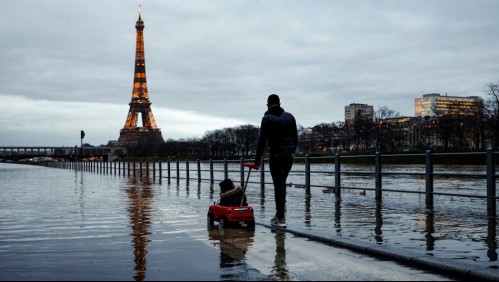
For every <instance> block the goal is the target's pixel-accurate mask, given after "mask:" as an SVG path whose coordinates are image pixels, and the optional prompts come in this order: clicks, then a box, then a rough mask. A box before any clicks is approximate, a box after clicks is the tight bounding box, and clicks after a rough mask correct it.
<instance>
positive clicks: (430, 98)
mask: <svg viewBox="0 0 499 282" xmlns="http://www.w3.org/2000/svg"><path fill="white" fill-rule="evenodd" d="M482 104H483V99H482V98H480V97H477V96H468V97H456V96H447V95H445V96H440V94H438V93H429V94H424V95H423V98H417V99H415V102H414V112H415V116H416V117H435V116H439V115H446V114H460V115H475V114H477V113H479V112H480V110H481V105H482Z"/></svg>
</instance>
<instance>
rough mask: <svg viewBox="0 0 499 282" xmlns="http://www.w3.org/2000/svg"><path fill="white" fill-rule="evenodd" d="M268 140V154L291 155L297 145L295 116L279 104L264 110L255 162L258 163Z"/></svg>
mask: <svg viewBox="0 0 499 282" xmlns="http://www.w3.org/2000/svg"><path fill="white" fill-rule="evenodd" d="M267 142H268V145H269V148H270V152H269V153H270V156H271V157H272V156H276V155H292V154H294V153H295V151H296V147H297V146H298V130H297V129H296V120H295V117H294V116H293V115H292V114H290V113H288V112H286V111H284V109H283V108H281V107H280V106H276V107H272V108H270V110H268V111H267V112H265V115H264V116H263V118H262V123H261V126H260V137H259V138H258V145H257V149H256V157H255V164H258V165H259V164H260V162H261V158H262V156H263V153H264V150H265V145H266V143H267Z"/></svg>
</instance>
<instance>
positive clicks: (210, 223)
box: [206, 213, 215, 230]
mask: <svg viewBox="0 0 499 282" xmlns="http://www.w3.org/2000/svg"><path fill="white" fill-rule="evenodd" d="M206 219H207V220H206V221H207V225H208V230H210V229H211V228H212V227H213V225H214V224H215V219H214V218H213V215H212V214H211V213H208V216H207V217H206Z"/></svg>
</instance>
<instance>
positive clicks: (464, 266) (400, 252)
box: [256, 223, 499, 281]
mask: <svg viewBox="0 0 499 282" xmlns="http://www.w3.org/2000/svg"><path fill="white" fill-rule="evenodd" d="M256 224H258V225H261V226H264V227H267V228H270V229H272V230H279V231H282V232H287V233H291V234H293V235H295V236H298V237H303V238H307V239H310V240H313V241H317V242H321V243H325V244H328V245H331V246H335V247H340V248H345V249H349V250H353V251H356V252H359V253H363V254H367V255H371V256H377V257H382V258H386V259H390V260H393V261H397V262H400V263H403V264H406V265H409V266H412V267H418V268H422V269H428V270H431V271H434V272H437V273H440V274H444V275H448V276H453V277H455V278H456V279H459V280H469V279H473V280H474V281H476V280H478V281H499V271H498V270H494V269H491V268H488V267H483V266H478V265H473V264H469V263H464V262H457V261H455V260H451V259H446V258H438V257H434V256H431V255H426V254H421V253H416V252H413V251H409V250H405V249H400V248H393V247H389V246H382V245H376V244H372V243H366V242H363V241H359V240H355V239H347V238H342V237H337V238H334V239H332V238H325V237H320V236H317V235H313V234H309V233H304V232H300V231H295V230H292V229H287V228H276V227H272V226H270V225H267V224H262V223H256Z"/></svg>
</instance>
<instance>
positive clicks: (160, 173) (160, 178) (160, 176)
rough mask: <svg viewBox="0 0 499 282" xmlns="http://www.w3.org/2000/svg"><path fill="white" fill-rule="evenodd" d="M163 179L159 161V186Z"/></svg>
mask: <svg viewBox="0 0 499 282" xmlns="http://www.w3.org/2000/svg"><path fill="white" fill-rule="evenodd" d="M162 178H163V168H162V166H161V161H159V184H161V182H162Z"/></svg>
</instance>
